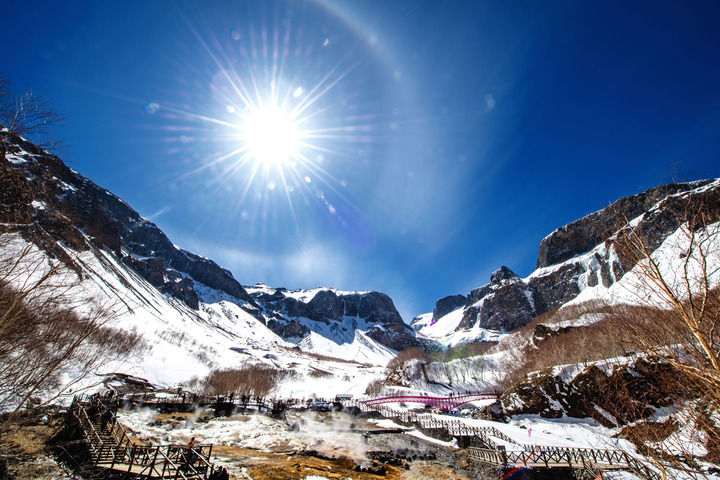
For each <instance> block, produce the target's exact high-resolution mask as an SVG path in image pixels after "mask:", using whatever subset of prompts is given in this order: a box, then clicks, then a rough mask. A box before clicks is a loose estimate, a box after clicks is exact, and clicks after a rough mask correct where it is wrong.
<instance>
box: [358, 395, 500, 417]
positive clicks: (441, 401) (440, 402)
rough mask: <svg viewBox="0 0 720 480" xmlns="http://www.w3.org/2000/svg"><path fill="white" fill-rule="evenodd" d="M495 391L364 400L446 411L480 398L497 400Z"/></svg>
mask: <svg viewBox="0 0 720 480" xmlns="http://www.w3.org/2000/svg"><path fill="white" fill-rule="evenodd" d="M498 397H499V395H498V394H497V393H472V394H467V395H452V396H447V397H433V396H428V395H397V396H393V397H379V398H371V399H369V400H365V404H366V405H370V406H375V405H383V404H387V403H422V404H424V405H426V406H429V407H437V408H439V409H440V410H442V411H443V412H448V411H450V410H453V409H454V408H457V407H459V406H460V405H464V404H466V403H471V402H477V401H480V400H497V399H498Z"/></svg>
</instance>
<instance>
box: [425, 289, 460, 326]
mask: <svg viewBox="0 0 720 480" xmlns="http://www.w3.org/2000/svg"><path fill="white" fill-rule="evenodd" d="M465 302H467V297H465V295H450V296H448V297H443V298H441V299H440V300H438V301H437V302H435V308H434V309H433V315H432V322H433V323H435V322H436V321H437V320H438V319H440V318H442V317H444V316H445V315H447V314H448V313H450V312H452V311H453V310H455V309H456V308H458V307H462V306H464V305H465Z"/></svg>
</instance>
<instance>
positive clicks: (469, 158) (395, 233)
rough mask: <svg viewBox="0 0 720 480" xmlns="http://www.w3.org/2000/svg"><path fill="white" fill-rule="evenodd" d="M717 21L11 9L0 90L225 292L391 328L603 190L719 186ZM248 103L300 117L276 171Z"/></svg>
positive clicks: (181, 5)
mask: <svg viewBox="0 0 720 480" xmlns="http://www.w3.org/2000/svg"><path fill="white" fill-rule="evenodd" d="M719 14H720V4H718V3H717V2H685V3H682V4H681V3H680V2H656V1H653V2H649V1H648V2H642V1H638V2H608V1H602V2H601V1H597V2H595V1H587V2H566V1H557V2H555V1H547V2H502V1H499V2H480V1H473V2H459V1H458V2H425V1H393V2H387V1H370V0H367V1H360V0H358V1H333V2H331V1H329V0H316V1H307V2H301V1H289V2H281V1H278V2H272V1H268V2H255V1H252V2H240V1H232V2H231V1H227V2H221V1H206V2H202V4H201V3H200V2H170V1H154V2H140V1H124V2H114V1H106V2H62V3H59V2H50V1H48V2H42V1H38V2H19V1H13V0H11V1H10V2H6V3H5V5H4V7H3V17H4V21H3V28H2V29H0V44H1V45H3V62H2V67H0V74H2V75H3V76H4V77H6V78H7V79H9V80H11V81H12V82H13V86H14V87H15V89H16V90H23V89H25V88H28V87H31V88H32V89H33V91H34V92H35V93H36V94H39V95H42V96H44V97H46V98H47V99H48V100H50V101H51V103H52V104H53V105H54V107H55V109H56V110H57V111H58V112H59V113H61V114H62V115H64V116H65V118H66V120H65V122H64V123H63V124H62V125H61V126H59V127H58V128H56V131H55V133H56V135H57V136H58V137H59V138H61V139H62V140H63V142H64V143H65V144H66V145H67V146H68V148H67V149H66V150H64V151H61V157H62V158H63V159H64V160H65V161H66V162H67V163H68V164H69V165H70V166H72V167H73V168H75V169H76V170H78V171H79V172H81V173H82V174H84V175H86V176H88V177H89V178H91V179H92V180H94V181H95V182H96V183H98V184H99V185H101V186H103V187H105V188H107V189H109V190H111V191H112V192H114V193H115V194H117V195H119V196H120V197H121V198H123V199H124V200H126V201H127V202H128V203H129V204H130V205H131V206H133V207H134V208H135V209H137V210H138V211H139V212H140V213H141V214H142V215H143V216H145V217H147V218H149V219H151V220H152V221H154V222H155V223H156V224H157V225H158V226H160V227H161V228H162V229H163V230H164V231H165V232H166V233H167V234H168V235H169V237H170V238H171V239H172V240H173V241H174V242H175V243H177V244H178V245H180V246H182V247H184V248H187V249H189V250H191V251H194V252H196V253H199V254H202V255H205V256H207V257H210V258H212V259H214V260H215V261H217V262H218V263H219V264H221V265H223V266H225V267H226V268H229V269H230V270H231V271H232V272H233V274H234V275H235V277H236V278H237V279H238V280H239V281H240V282H242V283H243V284H254V283H256V282H259V281H262V282H265V283H267V284H270V285H272V286H284V287H288V288H310V287H314V286H317V285H329V286H333V287H337V288H341V289H349V290H368V289H373V290H379V291H384V292H386V293H388V294H389V295H390V296H391V297H392V298H393V299H394V301H395V303H396V305H397V307H398V309H399V310H400V312H401V313H402V314H403V316H404V318H405V319H406V320H407V321H409V320H410V319H411V317H412V316H413V315H416V314H419V313H423V312H426V311H430V310H432V308H433V306H434V302H435V301H436V300H437V299H438V298H440V297H443V296H445V295H451V294H456V293H467V292H469V290H470V289H472V288H474V287H477V286H479V285H482V284H484V283H486V282H487V281H488V278H489V274H490V273H491V272H492V271H493V270H494V269H496V268H498V267H499V266H500V265H507V266H509V267H510V268H512V269H513V270H514V271H516V272H517V273H518V274H520V275H527V274H529V273H530V272H531V271H532V270H533V269H534V266H535V262H536V259H537V247H538V244H539V242H540V241H541V240H542V238H543V237H545V236H546V235H547V234H549V233H550V232H551V231H552V230H554V229H555V228H557V227H559V226H561V225H563V224H566V223H568V222H571V221H573V220H575V219H577V218H579V217H581V216H583V215H586V214H588V213H590V212H592V211H595V210H598V209H600V208H602V207H604V206H606V205H607V204H608V203H609V202H612V201H614V200H616V199H617V198H619V197H621V196H625V195H629V194H633V193H638V192H640V191H643V190H645V189H647V188H650V187H653V186H656V185H658V184H661V183H667V182H670V181H673V180H693V179H698V178H706V177H717V176H720V168H719V165H720V162H719V161H718V153H719V152H720V134H719V133H718V132H720V88H718V85H720V30H719V29H718V28H716V27H717V25H716V21H717V18H719ZM273 99H275V100H273ZM276 104H277V105H276ZM261 105H262V106H263V108H265V107H267V106H268V105H275V106H278V108H280V107H281V108H280V109H281V110H283V111H290V112H295V114H296V116H294V117H293V121H294V122H295V124H294V127H296V128H297V129H298V130H297V132H295V134H294V135H295V138H296V141H295V142H294V144H293V145H294V150H293V152H292V154H291V155H292V158H289V157H288V159H286V160H287V161H282V162H279V163H275V164H266V163H264V162H260V161H259V160H258V158H259V156H258V155H254V156H253V150H252V149H251V151H249V152H248V150H247V145H248V144H249V143H251V141H250V140H249V138H250V137H249V136H248V135H249V134H248V133H247V132H248V128H247V122H248V118H254V117H252V115H251V113H253V112H255V111H257V110H258V109H259V106H261ZM248 112H250V113H248ZM298 112H299V113H298ZM270 123H271V124H273V125H274V124H275V123H278V122H275V121H274V120H273V121H271V122H270ZM279 123H282V121H280V122H279ZM273 128H279V127H273ZM270 134H271V139H270V141H269V145H270V147H274V146H276V145H275V144H276V143H277V142H275V141H274V140H275V138H280V132H278V131H271V132H270ZM266 143H268V142H266Z"/></svg>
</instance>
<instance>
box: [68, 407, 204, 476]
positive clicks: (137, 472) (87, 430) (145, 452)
mask: <svg viewBox="0 0 720 480" xmlns="http://www.w3.org/2000/svg"><path fill="white" fill-rule="evenodd" d="M111 413H112V410H111V406H109V405H107V404H105V403H103V401H102V400H101V399H100V398H97V397H95V398H91V399H89V400H87V401H82V400H81V399H78V398H75V400H74V401H73V404H72V405H71V407H70V415H71V417H70V418H71V419H72V421H73V422H74V424H75V425H77V426H79V427H80V429H81V431H82V435H83V439H84V440H85V444H86V445H87V448H88V453H89V459H88V460H89V463H90V465H91V466H93V467H95V468H98V469H103V470H106V471H107V473H110V471H113V472H115V473H116V474H123V475H124V476H125V477H126V478H136V479H171V478H172V479H181V480H208V478H209V477H210V475H212V473H213V471H214V466H213V464H212V463H211V462H210V455H211V453H212V445H196V446H188V445H156V446H149V445H141V444H138V443H136V442H134V441H133V440H132V439H131V438H130V436H129V435H128V434H127V432H126V431H125V429H124V428H123V426H122V425H121V424H119V423H118V422H116V421H115V418H114V415H111Z"/></svg>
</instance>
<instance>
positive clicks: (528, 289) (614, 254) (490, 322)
mask: <svg viewBox="0 0 720 480" xmlns="http://www.w3.org/2000/svg"><path fill="white" fill-rule="evenodd" d="M686 211H691V212H701V213H702V217H698V218H697V219H695V220H693V221H696V222H699V221H700V220H702V221H704V222H706V223H713V222H717V221H718V220H720V182H719V181H717V180H702V181H697V182H691V183H685V184H672V185H664V186H662V187H657V188H653V189H651V190H648V191H647V192H645V193H641V194H638V195H633V196H630V197H625V198H622V199H620V200H618V201H617V202H615V203H613V204H612V205H610V206H609V207H607V208H605V209H603V210H600V211H599V212H595V213H593V214H591V215H588V216H586V217H584V218H582V219H580V220H578V221H576V222H573V223H570V224H568V225H566V226H564V227H562V228H559V229H557V230H556V231H554V232H553V233H552V234H550V235H549V236H548V237H546V238H545V239H544V240H543V241H542V243H541V244H540V255H539V258H538V263H537V265H538V269H537V270H536V271H535V272H533V274H531V275H530V276H529V277H527V278H526V279H521V278H520V277H518V276H517V275H516V274H515V273H514V272H513V271H512V270H510V269H509V268H507V267H504V266H503V267H500V268H499V269H498V270H496V271H495V272H493V273H492V275H491V276H490V283H488V284H487V285H483V286H481V287H478V288H475V289H473V290H472V291H471V292H470V294H469V295H468V296H467V300H466V303H465V306H464V311H463V318H462V321H461V322H460V324H459V325H458V327H457V330H466V331H468V332H470V330H471V329H472V328H473V327H476V326H479V327H481V328H484V329H491V330H500V331H510V330H514V329H516V328H518V327H521V326H523V325H525V324H527V323H529V322H530V321H532V320H533V319H534V318H535V317H537V316H538V315H541V314H543V313H545V312H548V311H551V310H554V309H557V308H559V307H561V306H563V305H564V304H566V303H567V302H569V301H571V300H573V299H574V298H575V297H577V296H578V295H579V294H580V292H581V291H582V289H583V288H586V287H595V286H598V285H602V286H603V287H605V288H608V287H610V286H611V285H612V284H613V283H615V282H617V281H618V280H620V279H621V278H622V277H623V276H624V274H625V273H626V272H628V271H629V270H630V269H632V268H633V266H634V265H633V260H632V258H630V257H629V256H628V255H626V254H625V253H624V252H625V251H626V250H625V249H623V248H620V247H621V246H622V244H621V243H620V244H619V243H618V242H619V241H620V240H619V239H621V238H622V232H623V231H624V230H627V229H629V228H630V227H629V224H628V222H629V221H632V222H633V227H632V228H633V233H634V234H636V235H638V236H639V238H640V239H641V240H642V242H643V244H644V245H645V246H646V247H647V248H648V250H649V251H653V250H654V249H655V248H657V247H658V246H659V245H660V244H661V243H662V242H663V241H664V240H665V239H666V238H667V237H668V236H669V235H671V234H672V233H673V232H675V231H676V230H677V229H678V227H679V225H680V223H681V222H684V221H685V216H686ZM698 226H700V225H698ZM446 298H448V299H453V301H456V299H458V298H460V297H459V296H455V297H446ZM442 301H443V302H448V303H450V302H449V301H448V300H446V299H442ZM438 305H440V301H438ZM446 310H447V309H441V310H440V312H446ZM437 311H438V308H437V306H436V311H434V312H433V322H436V321H437V320H439V317H436V312H437ZM440 316H442V315H440ZM474 340H475V339H474V338H469V337H468V338H467V339H466V341H474Z"/></svg>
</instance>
